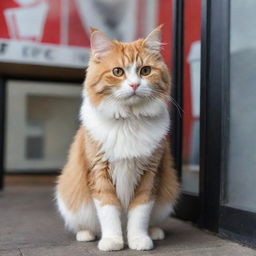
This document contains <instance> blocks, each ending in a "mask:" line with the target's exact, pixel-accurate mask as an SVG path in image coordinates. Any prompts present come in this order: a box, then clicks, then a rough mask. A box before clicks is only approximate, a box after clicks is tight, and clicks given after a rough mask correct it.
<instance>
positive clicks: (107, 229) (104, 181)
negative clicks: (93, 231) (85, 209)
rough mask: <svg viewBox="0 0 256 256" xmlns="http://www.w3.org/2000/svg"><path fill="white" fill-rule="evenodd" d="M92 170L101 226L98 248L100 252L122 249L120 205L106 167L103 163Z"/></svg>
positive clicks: (94, 194) (94, 195) (93, 187)
mask: <svg viewBox="0 0 256 256" xmlns="http://www.w3.org/2000/svg"><path fill="white" fill-rule="evenodd" d="M94 169H95V170H92V172H91V173H92V174H93V175H94V176H93V177H92V178H91V179H92V180H93V181H94V182H93V186H92V191H93V198H94V204H95V207H96V210H97V215H98V218H99V222H100V226H101V239H100V241H99V243H98V248H99V249H100V250H102V251H116V250H121V249H122V248H123V247H124V241H123V234H122V225H121V205H120V202H119V200H118V198H117V196H116V192H115V188H114V186H113V184H112V182H111V179H110V176H109V174H108V167H107V165H105V164H104V162H103V163H99V164H98V166H97V165H95V167H94Z"/></svg>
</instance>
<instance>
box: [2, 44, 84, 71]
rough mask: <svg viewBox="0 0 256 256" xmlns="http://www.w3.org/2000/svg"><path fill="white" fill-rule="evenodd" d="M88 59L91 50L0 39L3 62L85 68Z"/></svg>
mask: <svg viewBox="0 0 256 256" xmlns="http://www.w3.org/2000/svg"><path fill="white" fill-rule="evenodd" d="M88 59H89V49H88V48H84V47H76V46H64V45H61V46H59V45H58V46H56V45H53V44H40V43H36V42H31V41H16V40H8V39H0V61H1V62H16V63H28V64H37V65H47V66H48V65H50V66H63V67H74V68H84V67H86V66H87V62H88Z"/></svg>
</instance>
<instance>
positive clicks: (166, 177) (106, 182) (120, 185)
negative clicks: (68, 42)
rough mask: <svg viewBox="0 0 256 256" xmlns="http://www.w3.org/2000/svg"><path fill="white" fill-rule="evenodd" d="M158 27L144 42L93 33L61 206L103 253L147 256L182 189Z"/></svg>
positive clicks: (80, 234)
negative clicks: (171, 135)
mask: <svg viewBox="0 0 256 256" xmlns="http://www.w3.org/2000/svg"><path fill="white" fill-rule="evenodd" d="M161 45H162V43H161V26H159V27H157V28H156V29H154V30H153V31H152V32H151V33H150V34H149V35H148V36H147V37H146V38H145V39H138V40H137V41H134V42H131V43H123V42H119V41H111V40H110V39H109V38H108V37H106V36H105V35H104V34H103V33H102V32H101V31H99V30H96V29H92V31H91V57H90V60H89V65H88V68H87V72H86V79H85V83H84V89H83V103H82V107H81V112H80V119H81V127H80V128H79V130H78V131H77V134H76V136H75V138H74V141H73V144H72V145H71V148H70V152H69V156H68V161H67V163H66V165H65V167H64V169H63V171H62V174H61V175H60V176H59V177H58V181H57V191H56V198H57V205H58V209H59V212H60V214H61V215H62V216H63V218H64V220H65V224H66V227H67V228H68V229H70V230H72V231H73V232H75V233H76V239H77V240H78V241H92V240H95V239H96V237H100V240H99V243H98V248H99V249H100V250H102V251H113V250H121V249H122V248H123V247H124V237H125V236H126V232H124V231H126V230H127V242H128V246H129V248H131V249H136V250H150V249H152V248H153V242H152V240H160V239H163V238H164V231H163V230H162V229H161V228H160V227H159V224H161V222H162V221H163V220H164V219H166V218H167V217H168V216H169V215H170V214H171V212H172V210H173V205H174V204H175V201H176V199H177V197H178V194H179V183H178V179H177V176H176V171H175V169H174V168H173V160H172V156H171V153H170V143H169V141H168V139H167V134H168V131H169V126H170V116H169V111H168V109H169V107H168V106H169V105H168V98H169V95H170V76H169V71H168V68H167V66H166V64H165V63H164V61H163V57H162V55H161V52H160V50H161Z"/></svg>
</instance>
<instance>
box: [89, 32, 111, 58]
mask: <svg viewBox="0 0 256 256" xmlns="http://www.w3.org/2000/svg"><path fill="white" fill-rule="evenodd" d="M112 47H113V43H112V41H111V40H110V39H108V38H107V37H106V36H105V35H104V33H103V32H101V31H99V30H97V29H95V28H91V52H92V55H93V56H94V57H95V58H97V59H101V58H102V57H104V55H106V54H107V53H108V52H109V51H110V50H111V48H112Z"/></svg>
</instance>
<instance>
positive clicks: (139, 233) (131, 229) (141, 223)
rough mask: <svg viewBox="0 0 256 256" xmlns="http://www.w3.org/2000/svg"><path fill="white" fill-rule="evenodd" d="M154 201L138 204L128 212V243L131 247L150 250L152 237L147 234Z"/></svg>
mask: <svg viewBox="0 0 256 256" xmlns="http://www.w3.org/2000/svg"><path fill="white" fill-rule="evenodd" d="M153 204H154V202H153V201H151V202H149V203H147V204H143V205H139V206H137V207H136V208H134V209H132V210H130V211H129V213H128V224H127V232H128V245H129V247H130V248H131V249H136V250H150V249H152V248H153V242H152V239H151V238H150V237H149V235H148V227H149V220H150V214H151V210H152V208H153Z"/></svg>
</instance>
